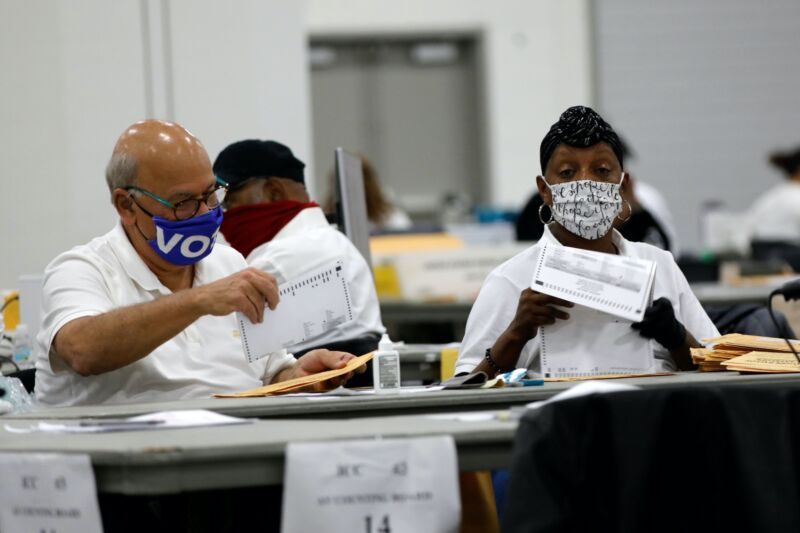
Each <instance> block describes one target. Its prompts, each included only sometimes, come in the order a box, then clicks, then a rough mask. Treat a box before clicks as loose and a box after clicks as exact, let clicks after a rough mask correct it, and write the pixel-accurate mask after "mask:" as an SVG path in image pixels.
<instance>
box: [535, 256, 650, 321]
mask: <svg viewBox="0 0 800 533" xmlns="http://www.w3.org/2000/svg"><path fill="white" fill-rule="evenodd" d="M655 272H656V264H655V262H654V261H649V260H647V259H638V258H635V257H626V256H620V255H612V254H604V253H600V252H591V251H588V250H580V249H578V248H570V247H568V246H558V245H553V244H551V243H546V244H545V245H544V246H542V249H541V251H540V252H539V260H538V261H537V264H536V269H535V270H534V275H533V281H532V283H531V289H533V290H534V291H536V292H541V293H544V294H549V295H550V296H556V297H558V298H562V299H564V300H568V301H570V302H574V303H576V304H580V305H585V306H586V307H591V308H592V309H596V310H598V311H602V312H604V313H609V314H612V315H615V316H618V317H621V318H624V319H627V320H630V321H632V322H639V321H641V320H642V318H643V317H644V312H645V310H646V309H647V306H648V304H649V303H650V300H651V299H652V292H653V281H654V280H655Z"/></svg>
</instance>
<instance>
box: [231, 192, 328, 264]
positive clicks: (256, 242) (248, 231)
mask: <svg viewBox="0 0 800 533" xmlns="http://www.w3.org/2000/svg"><path fill="white" fill-rule="evenodd" d="M309 207H319V204H317V203H315V202H309V203H303V202H296V201H294V200H280V201H277V202H269V203H263V204H253V205H243V206H240V207H234V208H233V209H231V210H229V211H225V216H224V217H223V218H222V226H221V227H220V231H222V234H223V235H224V236H225V240H226V241H228V242H229V243H230V244H231V246H233V247H234V248H235V249H236V250H238V251H239V253H240V254H242V255H243V256H245V257H247V256H248V255H249V254H250V252H252V251H253V249H254V248H256V247H258V246H261V245H262V244H264V243H265V242H269V241H271V240H272V239H273V238H274V237H275V235H277V233H278V232H279V231H280V230H281V229H283V227H284V226H285V225H286V224H288V223H289V221H291V220H292V219H293V218H294V217H295V216H297V213H299V212H300V211H302V210H303V209H307V208H309Z"/></svg>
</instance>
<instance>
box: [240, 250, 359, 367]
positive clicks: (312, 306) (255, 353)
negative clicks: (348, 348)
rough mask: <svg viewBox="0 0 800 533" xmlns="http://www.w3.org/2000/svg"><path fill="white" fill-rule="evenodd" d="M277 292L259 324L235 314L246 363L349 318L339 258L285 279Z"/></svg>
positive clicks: (349, 309) (316, 335)
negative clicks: (300, 274)
mask: <svg viewBox="0 0 800 533" xmlns="http://www.w3.org/2000/svg"><path fill="white" fill-rule="evenodd" d="M278 294H279V296H280V302H279V303H278V306H277V307H276V308H275V309H272V310H271V309H265V310H264V320H263V322H261V323H260V324H253V323H252V322H250V319H248V318H247V317H246V316H244V315H243V314H242V313H237V314H236V318H237V322H238V323H239V333H240V334H241V338H242V346H243V347H244V353H245V355H246V356H247V360H248V361H249V362H250V363H252V362H253V361H256V360H258V359H261V358H262V357H266V356H267V355H269V354H271V353H275V352H279V351H281V350H283V349H285V348H289V347H291V346H294V345H295V344H299V343H301V342H305V341H308V340H310V339H313V338H315V337H319V336H320V335H322V334H323V333H325V332H326V331H329V330H331V329H333V328H335V327H336V326H339V325H341V324H345V323H347V322H350V321H352V320H353V309H352V306H351V299H350V288H349V287H348V284H347V280H346V279H345V277H344V267H343V265H342V262H341V261H336V262H335V263H332V264H331V265H329V266H326V267H323V268H320V269H317V270H314V271H312V272H310V273H308V274H304V275H303V276H301V277H299V278H295V279H291V280H288V281H287V282H286V283H283V284H281V285H280V286H279V287H278Z"/></svg>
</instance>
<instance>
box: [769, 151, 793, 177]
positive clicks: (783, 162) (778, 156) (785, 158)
mask: <svg viewBox="0 0 800 533" xmlns="http://www.w3.org/2000/svg"><path fill="white" fill-rule="evenodd" d="M769 162H770V163H771V164H772V165H773V166H776V167H778V168H779V169H781V170H782V171H783V172H785V173H786V177H787V178H788V177H792V176H794V175H795V174H797V173H798V172H800V147H798V148H795V149H794V150H792V151H789V152H775V153H773V154H772V155H770V156H769Z"/></svg>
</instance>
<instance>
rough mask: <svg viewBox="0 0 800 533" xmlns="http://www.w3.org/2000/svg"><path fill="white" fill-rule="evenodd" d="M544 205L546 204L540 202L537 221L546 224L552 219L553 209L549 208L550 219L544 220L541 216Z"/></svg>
mask: <svg viewBox="0 0 800 533" xmlns="http://www.w3.org/2000/svg"><path fill="white" fill-rule="evenodd" d="M545 206H547V204H542V205H540V206H539V222H541V223H542V224H544V225H545V226H546V225H548V224H549V223H551V222H552V221H553V210H552V209H550V220H548V221H546V222H545V220H544V218H542V208H543V207H545Z"/></svg>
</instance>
